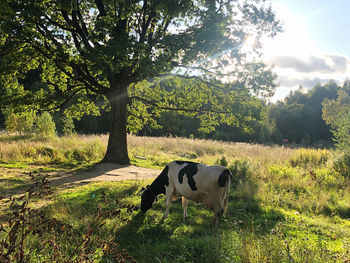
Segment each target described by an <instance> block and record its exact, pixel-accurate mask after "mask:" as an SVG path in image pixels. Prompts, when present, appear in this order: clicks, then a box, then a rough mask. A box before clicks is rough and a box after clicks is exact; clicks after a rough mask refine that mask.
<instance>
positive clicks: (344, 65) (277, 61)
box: [270, 54, 350, 74]
mask: <svg viewBox="0 0 350 263" xmlns="http://www.w3.org/2000/svg"><path fill="white" fill-rule="evenodd" d="M270 63H271V64H274V65H275V66H276V67H277V68H289V69H292V70H294V71H295V72H301V73H318V74H335V73H336V74H341V73H345V72H346V71H347V70H348V68H349V65H350V59H349V58H348V57H347V56H344V55H333V54H326V55H309V56H308V57H307V58H305V57H304V58H300V57H297V56H289V55H276V56H274V57H272V58H271V59H270Z"/></svg>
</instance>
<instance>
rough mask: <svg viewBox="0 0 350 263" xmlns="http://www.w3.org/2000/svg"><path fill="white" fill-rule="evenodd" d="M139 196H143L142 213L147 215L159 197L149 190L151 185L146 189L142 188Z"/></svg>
mask: <svg viewBox="0 0 350 263" xmlns="http://www.w3.org/2000/svg"><path fill="white" fill-rule="evenodd" d="M137 194H138V195H141V207H140V210H141V212H143V213H146V212H147V211H148V210H149V209H150V208H151V207H152V205H153V204H154V202H155V201H156V200H157V197H156V195H155V194H154V193H153V192H152V190H151V189H150V188H149V185H147V186H146V188H144V187H142V189H141V190H140V191H139V192H138V193H137Z"/></svg>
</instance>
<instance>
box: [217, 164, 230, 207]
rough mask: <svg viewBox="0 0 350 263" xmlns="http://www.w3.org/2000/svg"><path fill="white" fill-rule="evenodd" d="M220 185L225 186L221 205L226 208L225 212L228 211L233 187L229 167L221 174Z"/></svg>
mask: <svg viewBox="0 0 350 263" xmlns="http://www.w3.org/2000/svg"><path fill="white" fill-rule="evenodd" d="M218 182H219V187H223V188H224V189H223V192H222V197H221V198H222V199H221V205H222V209H223V210H224V211H223V212H224V214H225V213H226V212H227V206H228V196H229V193H230V188H231V173H230V171H229V170H228V169H225V170H224V171H223V172H222V173H221V174H220V176H219V181H218Z"/></svg>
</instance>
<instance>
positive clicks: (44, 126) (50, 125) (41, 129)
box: [35, 112, 56, 137]
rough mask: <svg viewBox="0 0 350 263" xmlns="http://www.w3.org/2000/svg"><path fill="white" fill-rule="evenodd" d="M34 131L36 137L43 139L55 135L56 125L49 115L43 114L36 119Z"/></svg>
mask: <svg viewBox="0 0 350 263" xmlns="http://www.w3.org/2000/svg"><path fill="white" fill-rule="evenodd" d="M35 131H36V132H37V134H38V135H40V136H44V137H50V136H55V135H56V125H55V122H54V121H53V119H52V116H51V114H50V113H48V112H44V113H43V114H41V115H40V116H39V117H38V119H37V121H36V129H35Z"/></svg>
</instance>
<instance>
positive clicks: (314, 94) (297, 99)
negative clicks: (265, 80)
mask: <svg viewBox="0 0 350 263" xmlns="http://www.w3.org/2000/svg"><path fill="white" fill-rule="evenodd" d="M345 85H346V82H344V85H343V86H345ZM340 89H341V87H340V86H338V85H337V84H336V83H335V82H332V81H331V82H329V83H327V84H325V85H319V84H318V85H316V86H315V87H314V88H313V89H312V90H309V91H307V92H304V91H303V90H302V88H301V89H299V90H297V91H294V92H291V93H290V94H289V95H288V96H287V97H286V98H285V101H284V102H277V103H276V104H272V105H271V106H270V107H269V108H268V112H267V122H268V123H270V124H271V125H274V126H275V129H277V131H279V132H280V133H281V135H282V138H283V139H288V141H289V143H297V144H305V145H317V144H319V143H320V144H324V142H329V141H331V133H330V130H329V126H327V124H326V123H325V122H324V120H323V119H322V102H323V101H324V100H327V99H330V100H332V99H334V98H336V96H337V91H338V90H340ZM322 142H323V143H322Z"/></svg>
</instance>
